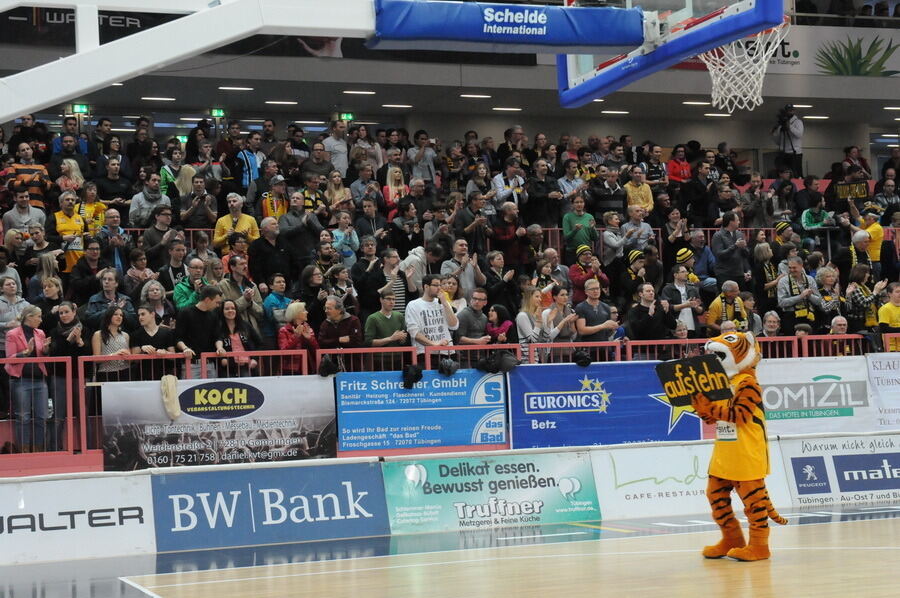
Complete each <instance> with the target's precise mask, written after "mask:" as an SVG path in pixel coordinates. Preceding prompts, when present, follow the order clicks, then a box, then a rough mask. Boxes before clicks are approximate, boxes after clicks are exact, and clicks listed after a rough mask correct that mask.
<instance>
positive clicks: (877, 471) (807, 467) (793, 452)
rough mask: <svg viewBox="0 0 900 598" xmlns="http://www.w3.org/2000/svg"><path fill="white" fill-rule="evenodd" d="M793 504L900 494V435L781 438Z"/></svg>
mask: <svg viewBox="0 0 900 598" xmlns="http://www.w3.org/2000/svg"><path fill="white" fill-rule="evenodd" d="M779 444H780V445H781V453H782V455H783V458H784V468H785V470H786V471H787V473H788V479H789V484H790V489H791V495H792V497H793V501H794V504H796V505H799V506H810V505H812V506H815V505H840V504H849V503H869V504H882V505H895V504H897V501H898V500H900V436H898V435H896V434H881V435H874V436H868V435H867V436H856V437H823V438H808V439H800V438H796V439H783V440H780V441H779Z"/></svg>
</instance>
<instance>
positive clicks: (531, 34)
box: [368, 0, 644, 52]
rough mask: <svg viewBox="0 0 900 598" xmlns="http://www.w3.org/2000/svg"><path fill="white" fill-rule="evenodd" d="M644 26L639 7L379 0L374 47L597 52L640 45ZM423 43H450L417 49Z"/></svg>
mask: <svg viewBox="0 0 900 598" xmlns="http://www.w3.org/2000/svg"><path fill="white" fill-rule="evenodd" d="M643 27H644V25H643V13H642V11H641V10H640V9H637V8H633V9H623V8H609V7H563V6H546V5H540V6H538V5H531V4H495V3H486V2H438V1H433V2H421V1H419V0H375V35H374V36H373V38H372V39H371V40H369V43H368V45H369V46H370V47H372V48H400V47H421V48H423V49H435V48H436V47H439V48H440V49H453V48H455V49H458V50H470V49H473V48H475V47H477V45H479V44H481V45H484V46H485V47H489V48H492V49H494V50H495V51H498V52H513V51H522V50H526V49H530V50H532V51H538V50H542V49H543V50H547V49H548V48H553V47H554V46H557V47H565V48H567V50H568V51H575V50H576V49H578V48H583V49H584V50H585V51H587V52H591V51H593V50H595V49H596V47H597V46H634V47H636V46H640V45H641V44H642V43H643V42H644V31H643ZM422 41H432V42H444V44H443V45H441V46H435V44H434V43H429V44H427V45H421V44H419V45H418V46H417V45H416V42H422ZM404 43H405V44H406V45H403V44H404ZM451 43H452V45H448V44H451Z"/></svg>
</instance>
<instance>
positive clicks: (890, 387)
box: [866, 353, 900, 430]
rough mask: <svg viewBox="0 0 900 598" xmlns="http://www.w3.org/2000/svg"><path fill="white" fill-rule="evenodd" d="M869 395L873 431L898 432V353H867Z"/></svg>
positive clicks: (899, 377)
mask: <svg viewBox="0 0 900 598" xmlns="http://www.w3.org/2000/svg"><path fill="white" fill-rule="evenodd" d="M866 364H867V365H868V366H869V395H870V396H871V397H873V398H874V400H875V409H876V414H875V424H876V426H875V429H876V430H900V353H869V354H868V355H866Z"/></svg>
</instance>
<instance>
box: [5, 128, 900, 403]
mask: <svg viewBox="0 0 900 598" xmlns="http://www.w3.org/2000/svg"><path fill="white" fill-rule="evenodd" d="M109 125H110V122H109V120H108V119H103V118H101V119H99V121H98V123H97V125H96V126H95V127H94V128H93V130H92V131H90V134H85V133H84V132H79V131H78V130H77V121H75V120H74V119H66V120H65V121H64V123H63V130H62V131H61V132H60V133H59V134H58V135H52V134H50V133H48V131H47V128H46V127H44V126H43V125H42V124H41V123H38V122H35V121H34V120H33V118H31V117H30V116H26V117H23V118H22V119H21V123H19V124H17V125H16V126H15V128H14V129H13V132H12V135H11V137H10V139H9V143H8V144H6V143H3V144H2V146H0V150H2V149H4V147H6V148H8V150H9V151H10V152H11V153H9V154H4V155H3V157H2V171H0V177H2V179H3V183H4V184H3V186H2V188H0V207H2V210H3V215H2V223H3V234H4V241H5V244H4V246H3V247H0V292H2V294H0V325H3V326H4V327H5V328H6V330H7V331H8V334H7V336H9V337H10V339H12V338H14V337H15V338H16V339H18V341H19V342H10V341H6V347H7V354H8V355H9V356H20V355H27V356H30V355H54V356H56V355H67V356H72V357H74V356H77V355H83V354H90V353H93V354H95V355H114V354H125V353H142V354H160V353H162V354H166V353H184V354H187V355H189V356H190V355H198V354H199V353H201V352H218V353H220V354H222V355H223V357H222V359H221V360H220V361H219V366H220V370H221V371H226V372H228V373H229V374H230V375H236V374H239V375H249V374H254V373H257V372H259V371H260V367H259V364H258V363H257V360H256V359H254V358H252V357H249V356H248V357H246V358H245V357H235V356H234V355H235V354H238V355H240V354H243V353H247V352H252V351H254V350H260V349H276V348H281V349H294V348H303V349H307V350H308V351H309V355H310V362H309V365H310V366H312V364H313V363H315V361H314V357H313V356H314V354H315V352H316V351H317V350H318V349H319V348H329V349H332V348H354V347H400V346H413V347H415V348H416V350H417V351H418V352H423V351H424V349H425V347H428V346H447V347H450V346H451V345H460V344H462V345H489V344H492V343H518V344H520V345H521V347H522V349H523V351H524V352H525V354H526V355H527V354H528V347H529V345H531V344H533V343H537V342H560V343H562V342H572V341H577V340H583V341H610V340H617V339H633V340H658V339H666V338H684V337H688V338H696V337H704V336H707V335H712V334H717V333H719V332H721V331H727V330H729V329H737V330H752V331H754V332H756V333H757V334H760V335H764V336H778V335H793V334H795V331H798V330H799V331H800V332H801V333H803V332H804V331H807V330H809V331H812V332H815V333H829V332H832V331H833V330H835V325H836V323H837V324H839V325H840V326H841V329H844V330H846V331H847V332H850V333H860V334H865V335H868V336H869V338H870V339H871V340H872V342H873V343H877V336H878V335H877V333H879V332H900V284H897V250H896V247H895V245H894V239H895V238H896V236H895V234H894V233H895V232H896V231H897V230H898V229H900V197H898V195H897V191H896V172H897V168H898V167H900V150H896V149H895V150H894V153H893V154H892V156H891V158H890V160H889V161H888V162H886V163H885V165H884V167H883V168H882V169H881V171H880V172H879V173H873V170H872V168H871V167H870V166H869V164H868V163H867V162H866V160H865V159H864V158H863V157H862V156H861V155H860V152H859V148H856V147H850V148H847V150H846V152H845V155H844V156H843V159H842V160H841V161H840V162H836V163H835V166H834V168H833V169H832V172H830V173H828V174H827V175H826V176H825V177H823V179H830V181H829V180H821V179H820V178H819V177H816V176H814V175H810V176H807V177H805V178H804V179H803V181H802V186H801V185H798V184H797V181H796V180H795V179H793V178H792V174H793V173H792V172H791V171H790V170H789V169H788V168H786V167H785V168H782V171H781V172H780V173H778V174H779V176H778V177H777V178H776V179H775V181H774V182H773V183H772V184H771V185H770V186H768V188H766V187H764V186H763V182H762V181H763V179H762V176H761V175H760V173H752V174H750V175H749V177H746V176H744V177H742V174H741V173H740V172H739V171H738V169H737V167H736V164H735V158H734V154H733V153H732V152H731V151H730V150H729V148H728V145H727V143H724V142H723V143H718V144H717V145H716V146H715V148H712V149H704V148H703V147H702V145H701V144H700V143H698V142H695V141H692V142H689V143H686V144H678V145H676V146H675V147H674V148H673V149H672V151H671V156H670V157H669V158H668V160H666V159H665V158H664V156H663V148H662V147H661V146H660V145H659V144H657V143H655V142H653V141H650V140H648V141H645V142H643V143H641V144H639V145H638V144H634V143H633V141H632V138H631V136H629V135H622V136H620V137H613V136H599V135H591V136H590V137H588V138H587V141H586V142H585V143H582V141H581V139H579V138H578V137H577V136H575V135H561V136H560V137H559V138H558V141H557V142H554V141H552V140H551V138H550V136H549V135H547V134H546V133H541V132H538V133H537V134H535V135H534V142H533V143H530V142H528V140H527V138H526V136H525V131H524V130H523V129H522V127H520V126H513V127H510V128H509V129H508V130H507V131H505V133H504V138H503V139H502V141H501V140H497V141H495V140H494V139H492V138H491V137H483V138H482V137H479V135H478V133H477V132H476V131H467V132H465V134H464V135H462V138H461V139H460V140H459V141H453V142H451V143H449V144H446V145H444V144H443V143H442V142H441V141H440V140H436V139H434V138H432V137H431V136H430V135H429V134H428V133H427V132H426V131H424V130H420V131H416V132H415V133H414V134H413V135H411V136H410V135H408V133H407V132H406V131H405V130H403V129H391V130H380V129H379V130H377V131H374V132H372V133H370V132H369V130H368V129H367V127H366V126H365V125H352V126H348V123H345V122H343V121H336V122H333V123H331V126H330V128H329V130H328V131H327V132H325V133H323V134H322V135H319V136H316V137H313V138H310V139H308V138H307V136H306V134H305V132H304V131H303V130H302V129H301V128H300V127H299V126H296V125H291V126H289V127H287V129H286V130H285V131H279V130H278V129H277V126H276V123H275V122H274V121H272V120H267V121H265V123H264V125H263V127H262V131H253V132H251V133H249V134H242V133H241V129H240V126H239V123H237V122H232V123H229V127H228V130H227V133H225V134H224V135H220V136H218V137H215V136H214V134H213V131H212V129H211V127H210V125H209V123H208V122H206V121H201V122H200V123H198V125H197V126H196V127H195V128H194V129H193V130H192V131H191V133H190V135H189V137H188V141H187V143H185V144H184V145H182V144H181V143H180V142H179V141H178V140H177V139H174V138H173V139H169V140H165V141H163V143H162V145H160V144H159V143H158V142H157V141H156V140H154V139H153V138H152V136H151V135H150V128H149V127H150V122H149V121H148V120H146V119H142V120H140V121H138V123H137V129H136V130H135V132H134V134H133V135H131V136H130V137H129V138H127V139H122V138H120V137H117V136H116V135H114V134H113V133H112V132H111V131H110V126H109ZM744 178H749V181H746V182H747V183H748V184H747V185H746V186H743V185H741V186H738V183H739V182H740V183H743V182H745V181H744V180H743V179H744ZM870 180H875V181H877V183H876V184H875V186H874V193H870V191H869V188H870V187H869V181H870ZM825 183H830V185H828V187H827V189H826V190H825V191H824V192H822V191H820V189H823V188H824V187H825ZM126 226H127V228H126ZM549 229H561V236H560V239H561V242H560V243H559V244H558V246H551V245H550V244H549V243H548V239H549V238H550V237H549V236H548V234H547V232H548V230H549ZM702 229H705V230H702ZM710 229H714V230H715V233H714V234H712V235H711V238H710V237H709V236H708V234H709V233H708V231H709V230H710ZM826 232H827V234H826ZM707 241H709V242H708V243H707ZM829 256H830V259H829ZM29 306H34V307H35V308H38V310H39V311H38V312H34V311H28V309H27V308H29ZM23 315H27V317H26V318H25V319H22V316H23ZM28 318H30V319H28ZM20 320H21V321H20ZM26 320H27V321H26ZM37 320H40V323H39V324H37V326H34V325H32V324H33V323H34V322H36V321H37ZM28 322H32V324H29V323H28ZM20 330H24V331H25V332H24V336H22V338H19V335H20V333H19V332H17V331H20ZM36 330H41V331H42V333H41V334H40V335H38V334H37V333H36ZM11 335H12V336H11ZM29 335H32V336H29ZM32 338H38V339H39V340H40V342H33V343H31V344H29V342H30V339H32ZM22 339H25V341H24V342H25V346H26V347H27V348H26V349H25V350H20V349H21V348H22V342H23V341H22ZM4 340H6V339H4V338H3V337H2V336H0V342H2V341H4ZM447 351H448V352H450V351H452V349H450V348H448V349H447ZM225 354H228V357H226V356H225ZM127 367H128V364H127V363H125V362H124V361H116V360H111V361H106V362H103V363H102V364H101V366H100V367H98V372H97V376H98V377H99V378H105V379H112V378H113V377H114V376H116V375H118V374H119V373H121V371H122V370H124V369H126V368H127ZM294 368H295V369H296V370H297V371H299V364H294ZM7 372H8V375H10V376H12V378H13V379H14V380H15V379H16V378H17V375H16V373H15V370H14V368H12V369H11V368H9V367H8V368H7ZM150 373H151V374H153V375H155V374H157V373H159V372H150ZM29 375H31V376H36V375H37V372H35V371H30V372H29ZM18 377H19V378H21V374H19V375H18ZM3 386H4V387H5V386H6V385H3ZM50 388H52V386H51V387H50ZM20 394H21V393H20ZM14 395H15V392H14ZM16 396H18V395H16ZM17 400H18V399H17ZM17 408H18V410H19V411H21V410H22V408H23V406H22V405H18V406H17ZM3 410H6V409H5V405H4V406H3ZM39 416H40V414H36V415H35V417H39Z"/></svg>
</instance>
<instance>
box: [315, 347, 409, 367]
mask: <svg viewBox="0 0 900 598" xmlns="http://www.w3.org/2000/svg"><path fill="white" fill-rule="evenodd" d="M325 355H329V356H330V357H331V359H332V360H333V361H334V363H335V365H337V367H338V369H339V370H340V371H342V372H383V371H391V370H402V369H403V368H404V367H405V366H407V365H410V364H413V363H416V360H417V356H416V348H415V347H365V348H357V349H319V350H318V351H316V369H318V367H319V365H321V363H322V358H323V357H324V356H325Z"/></svg>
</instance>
